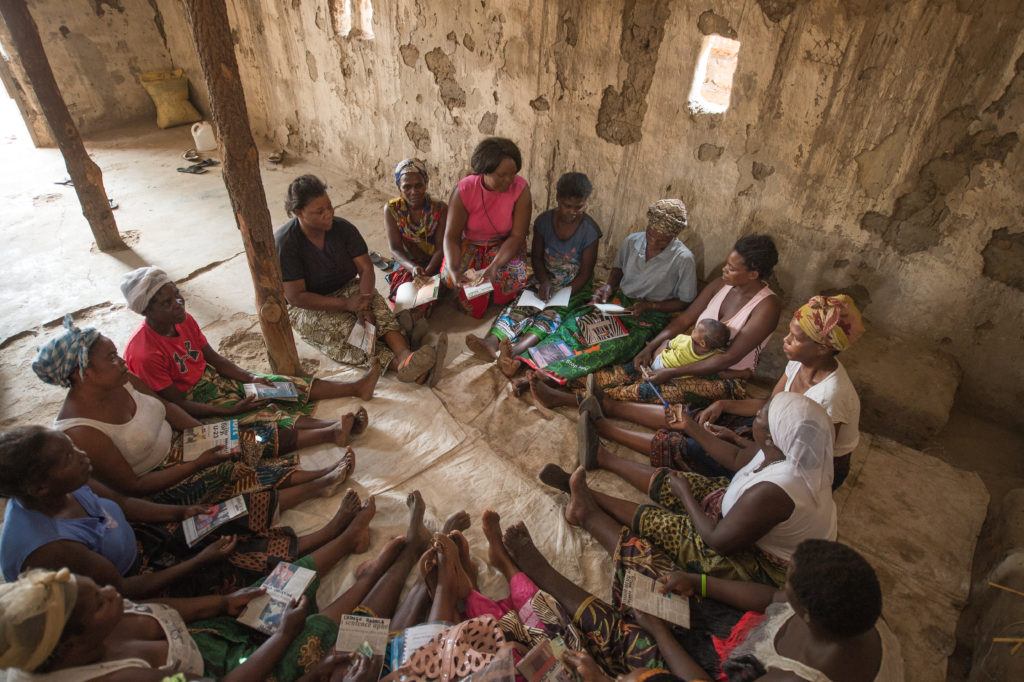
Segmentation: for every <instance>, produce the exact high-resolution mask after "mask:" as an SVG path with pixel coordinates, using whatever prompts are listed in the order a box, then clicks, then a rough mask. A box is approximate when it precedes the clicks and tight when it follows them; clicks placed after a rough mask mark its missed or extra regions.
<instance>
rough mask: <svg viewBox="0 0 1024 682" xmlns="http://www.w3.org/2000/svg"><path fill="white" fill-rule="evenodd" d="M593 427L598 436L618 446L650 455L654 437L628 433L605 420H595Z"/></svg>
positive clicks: (639, 433)
mask: <svg viewBox="0 0 1024 682" xmlns="http://www.w3.org/2000/svg"><path fill="white" fill-rule="evenodd" d="M606 402H607V401H606ZM594 426H596V427H597V432H598V434H600V435H601V436H603V437H605V438H608V439H609V440H613V441H615V442H616V443H619V444H620V445H625V446H626V447H627V448H629V449H630V450H635V451H636V452H639V453H640V454H641V455H649V454H650V453H651V443H652V442H654V436H652V435H651V434H649V433H644V432H642V431H630V430H629V429H624V428H622V427H621V426H616V425H615V424H613V423H612V422H610V421H608V420H607V419H598V420H596V421H595V422H594Z"/></svg>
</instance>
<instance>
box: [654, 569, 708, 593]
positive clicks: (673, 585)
mask: <svg viewBox="0 0 1024 682" xmlns="http://www.w3.org/2000/svg"><path fill="white" fill-rule="evenodd" d="M699 588H700V576H699V575H697V574H696V573H687V572H685V571H672V572H671V573H667V574H665V575H662V576H658V579H657V580H656V581H655V589H657V590H658V592H659V593H661V594H668V593H669V592H672V593H674V594H678V595H681V596H683V597H692V596H693V595H695V594H697V590H698V589H699Z"/></svg>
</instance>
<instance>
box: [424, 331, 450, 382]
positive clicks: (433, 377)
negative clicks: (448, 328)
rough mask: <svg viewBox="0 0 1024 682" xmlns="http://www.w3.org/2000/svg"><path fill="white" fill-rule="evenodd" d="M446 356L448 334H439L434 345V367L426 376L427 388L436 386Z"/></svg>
mask: <svg viewBox="0 0 1024 682" xmlns="http://www.w3.org/2000/svg"><path fill="white" fill-rule="evenodd" d="M447 354H448V333H447V332H441V334H440V335H439V336H438V337H437V342H436V343H435V344H434V366H433V367H431V368H430V374H428V375H427V386H429V387H430V388H433V387H434V386H437V380H438V379H440V378H441V370H442V369H444V356H445V355H447Z"/></svg>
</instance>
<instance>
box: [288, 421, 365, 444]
mask: <svg viewBox="0 0 1024 682" xmlns="http://www.w3.org/2000/svg"><path fill="white" fill-rule="evenodd" d="M354 424H355V415H354V414H352V413H351V412H349V413H348V414H346V415H344V416H343V417H342V418H341V420H340V421H336V422H331V424H330V426H327V427H322V428H306V429H300V430H297V431H296V432H295V436H296V439H297V443H296V446H295V449H296V450H301V449H302V448H308V447H311V446H313V445H322V444H324V443H334V444H335V445H340V446H342V447H344V446H346V445H348V444H349V441H350V440H352V427H353V425H354Z"/></svg>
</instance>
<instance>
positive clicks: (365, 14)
mask: <svg viewBox="0 0 1024 682" xmlns="http://www.w3.org/2000/svg"><path fill="white" fill-rule="evenodd" d="M329 6H330V10H331V24H332V26H333V28H334V33H335V35H337V36H339V37H341V38H355V39H357V40H373V38H374V33H373V0H330V2H329Z"/></svg>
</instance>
